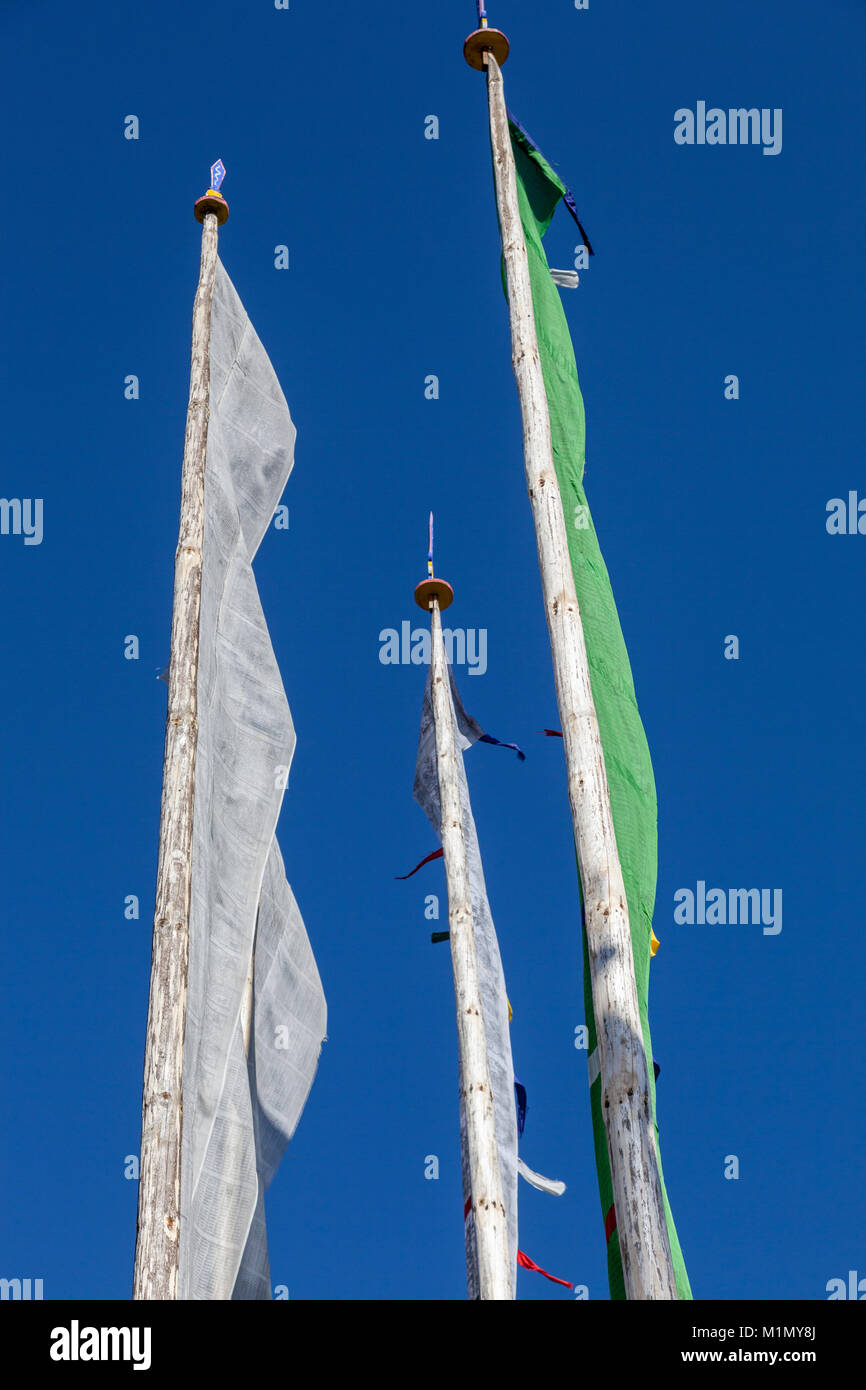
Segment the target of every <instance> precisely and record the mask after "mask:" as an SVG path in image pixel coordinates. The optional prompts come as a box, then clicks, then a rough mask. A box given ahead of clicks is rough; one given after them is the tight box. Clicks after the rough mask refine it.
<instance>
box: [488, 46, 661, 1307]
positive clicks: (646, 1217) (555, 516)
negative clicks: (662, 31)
mask: <svg viewBox="0 0 866 1390" xmlns="http://www.w3.org/2000/svg"><path fill="white" fill-rule="evenodd" d="M464 52H465V55H466V60H467V62H468V63H469V64H470V66H471V67H475V68H479V69H486V71H487V93H488V104H489V114H490V141H491V146H492V151H493V166H494V177H495V183H496V203H497V208H498V212H499V226H500V231H501V235H502V252H503V257H504V261H505V271H506V284H507V287H508V308H509V316H510V321H511V348H512V362H513V366H514V375H515V378H516V380H517V392H518V396H519V398H520V409H521V414H522V418H523V453H524V462H525V467H526V483H527V488H528V490H529V500H530V503H531V505H532V516H533V521H534V523H535V537H536V544H537V548H538V562H539V567H540V569H541V584H542V591H543V595H544V607H545V613H546V617H547V626H548V630H549V633H550V647H551V652H552V654H553V672H554V680H555V684H556V698H557V703H558V705H559V714H560V719H561V721H562V735H563V742H564V746H565V761H566V767H567V771H568V794H569V800H570V803H571V815H572V820H573V823H574V838H575V844H576V847H577V858H578V865H579V868H580V879H581V884H582V886H583V897H584V911H585V917H586V934H587V941H588V945H589V965H590V974H591V978H592V998H593V1005H594V1008H595V1024H596V1032H597V1034H598V1049H599V1061H600V1066H601V1082H602V1113H603V1115H604V1122H605V1129H606V1132H607V1144H608V1153H609V1157H610V1170H611V1176H612V1180H613V1195H614V1207H615V1211H616V1225H617V1233H618V1236H619V1246H620V1254H621V1258H622V1268H623V1277H624V1283H625V1291H626V1297H627V1298H629V1299H675V1298H676V1297H677V1289H676V1281H675V1277H674V1270H673V1263H672V1260H671V1248H670V1240H669V1237H668V1231H667V1223H666V1220H665V1211H664V1201H663V1198H662V1189H661V1180H660V1178H659V1170H658V1159H657V1153H656V1143H655V1134H654V1126H653V1118H652V1110H651V1107H650V1094H649V1076H648V1072H647V1062H646V1053H645V1051H644V1044H643V1034H642V1031H641V1022H640V1012H639V1008H638V997H637V985H636V983H635V974H634V957H633V955H632V945H631V931H630V927H629V917H628V905H627V902H626V895H625V886H624V883H623V877H622V869H621V867H620V862H619V854H618V852H617V845H616V836H615V833H614V826H613V816H612V814H611V808H610V791H609V788H608V782H607V773H606V772H605V765H604V752H603V749H602V744H601V735H600V733H599V727H598V718H597V715H596V711H595V704H594V702H593V696H592V687H591V685H590V679H589V666H588V663H587V658H586V646H585V643H584V637H583V626H582V624H581V619H580V609H579V607H578V602H577V594H576V592H575V586H574V574H573V571H572V568H571V561H570V558H569V553H568V539H567V534H566V529H565V516H564V513H563V508H562V498H561V495H560V491H559V483H558V480H557V476H556V469H555V466H554V461H553V446H552V443H551V433H550V415H549V413H548V404H547V394H546V391H545V386H544V377H543V375H542V369H541V358H540V356H539V351H538V337H537V333H536V326H535V314H534V309H533V301H532V286H531V282H530V276H529V261H528V258H527V254H526V242H525V239H524V235H523V225H522V222H521V218H520V204H519V201H518V193H517V174H516V170H515V166H514V154H513V151H512V148H511V136H510V133H509V129H508V114H507V110H506V106H505V94H504V87H503V82H502V72H501V70H500V63H501V62H504V61H505V59H506V58H507V57H508V40H507V39H506V38H505V35H504V34H501V33H500V32H499V31H498V30H495V29H488V28H483V29H480V30H478V31H477V32H476V33H475V34H472V35H470V37H469V38H468V39H467V41H466V46H465V49H464Z"/></svg>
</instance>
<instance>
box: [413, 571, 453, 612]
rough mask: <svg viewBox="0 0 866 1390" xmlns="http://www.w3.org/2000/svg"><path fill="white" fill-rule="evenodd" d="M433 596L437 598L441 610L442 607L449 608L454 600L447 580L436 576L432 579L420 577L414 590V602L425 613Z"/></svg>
mask: <svg viewBox="0 0 866 1390" xmlns="http://www.w3.org/2000/svg"><path fill="white" fill-rule="evenodd" d="M434 598H435V599H437V600H438V602H439V609H440V612H441V610H442V609H443V608H450V607H451V604H452V603H453V602H454V590H453V589H452V588H451V585H450V584H449V583H448V581H447V580H445V579H439V578H438V576H437V577H436V578H434V579H422V580H421V583H420V584H419V585H418V587H417V588H416V590H415V602H416V603H417V605H418V607H419V608H423V609H424V612H425V613H427V612H429V611H430V609H431V607H432V606H433V600H434Z"/></svg>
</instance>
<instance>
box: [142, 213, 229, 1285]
mask: <svg viewBox="0 0 866 1390" xmlns="http://www.w3.org/2000/svg"><path fill="white" fill-rule="evenodd" d="M216 264H217V219H216V216H215V215H214V214H213V213H208V214H207V215H206V216H205V218H204V222H203V224H202V240H201V268H200V273H199V282H198V290H197V292H196V297H195V304H194V307H193V322H192V361H191V366H190V386H189V406H188V408H187V417H186V436H185V439H184V450H183V473H182V479H181V507H180V532H179V537H178V543H177V552H176V555H175V565H174V605H173V611H172V623H171V659H170V665H169V675H168V715H167V718H166V726H165V757H164V763H163V782H162V807H161V812H160V826H159V861H158V866H157V882H156V909H155V912H154V922H153V956H152V962H151V973H150V1003H149V1007H148V1016H147V1035H146V1042H145V1059H144V1087H143V1094H142V1119H141V1164H140V1174H139V1188H138V1229H137V1239H136V1246H135V1273H134V1279H133V1295H132V1296H133V1298H134V1299H147V1300H151V1299H160V1300H168V1299H176V1298H177V1294H178V1253H179V1243H180V1162H181V1133H182V1126H183V1095H182V1078H183V1040H184V1025H185V1018H186V993H187V974H188V965H189V905H190V874H191V852H192V823H193V805H194V797H195V754H196V741H197V733H198V723H197V680H198V645H199V610H200V603H201V569H202V544H203V540H204V480H205V456H206V451H207V427H208V398H209V390H210V323H211V304H212V301H213V291H214V281H215V276H216Z"/></svg>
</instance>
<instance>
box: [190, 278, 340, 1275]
mask: <svg viewBox="0 0 866 1390" xmlns="http://www.w3.org/2000/svg"><path fill="white" fill-rule="evenodd" d="M294 440H295V428H294V425H293V424H292V421H291V416H290V415H289V409H288V406H287V405H286V401H285V398H284V396H283V393H282V391H281V389H280V385H279V382H278V381H277V378H276V375H275V373H274V369H273V367H272V366H271V364H270V362H269V360H268V357H267V354H266V353H265V350H264V348H263V347H262V345H261V343H260V342H259V339H258V337H257V336H256V333H255V331H254V329H253V327H252V325H251V323H250V321H249V319H248V317H247V315H246V312H245V310H244V307H243V305H242V304H241V302H240V299H239V298H238V296H237V294H236V292H235V289H234V287H233V285H232V283H231V281H230V279H229V277H228V275H227V274H226V271H225V269H224V268H223V266H222V263H221V262H218V264H217V272H216V285H215V290H214V299H213V308H212V313H211V378H210V416H209V424H208V438H207V466H206V478H205V530H204V558H203V572H202V595H201V621H200V638H199V672H198V746H197V752H196V768H195V809H194V817H193V855H192V898H191V903H190V958H189V994H188V1000H187V1019H186V1037H185V1046H184V1113H183V1150H182V1169H181V1174H182V1177H181V1222H180V1233H181V1234H180V1242H181V1244H180V1297H181V1298H184V1299H231V1298H236V1299H270V1298H271V1297H272V1296H273V1295H272V1291H271V1284H270V1269H269V1265H268V1250H267V1239H266V1235H265V1223H264V1193H265V1191H266V1189H267V1187H268V1184H269V1183H270V1181H271V1178H272V1177H273V1175H274V1172H275V1171H276V1169H277V1167H278V1165H279V1163H280V1160H281V1158H282V1155H283V1152H284V1150H285V1148H286V1145H287V1144H288V1142H289V1140H290V1138H291V1136H292V1134H293V1133H294V1131H295V1127H296V1126H297V1123H298V1120H299V1118H300V1116H301V1112H302V1110H303V1108H304V1105H305V1103H306V1100H307V1096H308V1094H309V1091H310V1087H311V1085H312V1083H313V1078H314V1076H315V1072H316V1067H317V1064H318V1058H319V1053H320V1051H321V1046H322V1042H323V1040H324V1037H325V1031H326V1020H327V1013H326V1006H325V997H324V993H323V991H322V985H321V981H320V979H319V973H318V970H317V968H316V962H315V959H314V957H313V953H312V950H311V948H310V943H309V940H308V938H307V933H306V930H305V928H304V923H303V921H302V919H301V914H300V912H299V911H298V906H297V903H296V902H295V899H294V896H293V894H292V890H291V888H290V887H289V885H288V883H287V882H286V875H285V869H284V867H283V861H282V857H281V855H280V851H279V847H278V845H277V842H276V839H275V830H276V824H277V818H278V816H279V813H280V806H281V804H282V799H283V788H284V787H285V785H286V780H287V777H288V770H289V766H290V764H291V761H292V755H293V752H294V747H295V733H294V727H293V725H292V718H291V714H290V712H289V706H288V702H287V700H286V695H285V691H284V690H283V684H282V681H281V679H280V673H279V669H278V667H277V662H276V657H275V656H274V651H273V648H272V646H271V641H270V637H269V635H268V629H267V625H266V623H265V619H264V614H263V612H262V608H261V603H260V602H259V595H258V590H257V588H256V582H255V579H254V577H253V571H252V561H253V558H254V556H255V554H256V551H257V550H258V548H259V545H260V544H261V541H262V538H263V536H264V534H265V532H266V530H267V528H268V525H269V523H270V521H271V519H272V517H273V514H274V509H275V507H276V505H277V503H278V502H279V499H280V496H281V495H282V491H283V488H284V487H285V484H286V481H287V479H288V476H289V473H290V472H291V469H292V463H293V454H294ZM251 966H252V969H253V991H252V994H253V1007H252V1024H251V1033H250V1038H249V1055H248V1056H247V1055H246V1050H245V1046H244V998H245V994H247V989H246V986H247V980H248V976H249V974H250V969H251Z"/></svg>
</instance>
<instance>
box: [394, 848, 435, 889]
mask: <svg viewBox="0 0 866 1390" xmlns="http://www.w3.org/2000/svg"><path fill="white" fill-rule="evenodd" d="M443 852H444V851H443V850H441V849H434V851H433V853H432V854H428V855H427V858H426V859H422V860H421V863H420V864H416V865H415V867H414V869H413V870H412V873H411V874H395V875H394V877H395V878H396V879H399V880H400V881H401V882H402V881H403V880H404V879H407V878H411V877H412V874H417V872H418V870H419V869H423V868H424V865H425V864H429V863H430V860H431V859H441V858H442V855H443Z"/></svg>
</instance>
